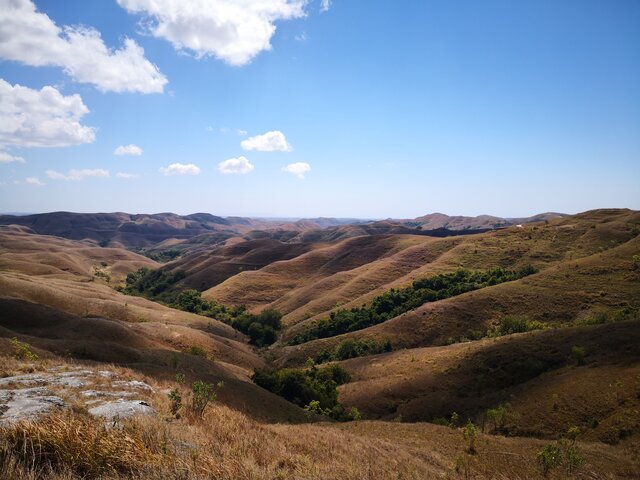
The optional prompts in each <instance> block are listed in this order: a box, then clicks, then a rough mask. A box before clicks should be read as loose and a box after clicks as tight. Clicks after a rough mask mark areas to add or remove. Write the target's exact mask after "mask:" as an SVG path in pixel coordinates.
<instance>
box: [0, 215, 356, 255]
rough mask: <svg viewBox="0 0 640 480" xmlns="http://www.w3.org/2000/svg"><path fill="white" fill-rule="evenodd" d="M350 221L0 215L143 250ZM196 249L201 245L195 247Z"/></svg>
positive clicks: (39, 229) (41, 229) (40, 229)
mask: <svg viewBox="0 0 640 480" xmlns="http://www.w3.org/2000/svg"><path fill="white" fill-rule="evenodd" d="M348 222H349V220H342V219H333V218H317V219H303V220H295V221H292V220H270V219H254V218H243V217H227V218H223V217H219V216H216V215H211V214H209V213H193V214H191V215H184V216H182V215H176V214H175V213H157V214H137V215H134V214H129V213H121V212H116V213H73V212H52V213H42V214H34V215H21V216H17V215H0V225H21V226H24V227H27V228H29V229H31V230H32V231H33V232H35V233H37V234H40V235H54V236H57V237H63V238H68V239H71V240H91V241H94V242H96V243H97V244H99V245H100V246H103V247H104V246H115V247H125V248H144V247H152V246H154V245H158V244H160V243H161V242H167V241H169V243H171V242H174V243H175V241H179V242H184V241H188V240H191V239H194V238H198V237H201V238H200V240H201V241H202V242H203V243H205V244H207V243H217V242H219V241H223V240H225V239H228V238H231V237H234V236H238V235H243V234H246V233H248V232H250V231H252V230H253V231H256V230H269V229H279V230H286V231H293V232H302V231H305V230H308V229H318V228H326V227H330V226H335V225H344V224H345V223H348ZM354 222H357V220H354ZM196 243H197V242H196Z"/></svg>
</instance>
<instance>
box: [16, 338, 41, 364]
mask: <svg viewBox="0 0 640 480" xmlns="http://www.w3.org/2000/svg"><path fill="white" fill-rule="evenodd" d="M9 342H10V343H11V348H13V355H14V356H15V357H16V358H18V359H20V360H38V358H39V357H38V355H37V354H35V353H34V352H32V351H31V347H30V346H29V344H28V343H24V342H21V341H20V340H18V339H17V338H16V337H13V338H12V339H11V340H10V341H9Z"/></svg>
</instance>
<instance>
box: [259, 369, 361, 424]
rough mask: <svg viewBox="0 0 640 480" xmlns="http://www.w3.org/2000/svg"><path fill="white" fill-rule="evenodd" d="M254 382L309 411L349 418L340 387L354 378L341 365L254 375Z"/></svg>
mask: <svg viewBox="0 0 640 480" xmlns="http://www.w3.org/2000/svg"><path fill="white" fill-rule="evenodd" d="M251 379H252V380H253V382H254V383H255V384H256V385H258V386H260V387H262V388H264V389H266V390H269V391H270V392H273V393H275V394H276V395H280V396H281V397H283V398H285V399H286V400H288V401H290V402H291V403H295V404H296V405H298V406H300V407H302V408H305V409H306V410H307V411H312V412H313V413H319V412H322V413H321V414H322V415H325V414H326V415H331V416H332V417H334V418H337V419H342V418H344V416H345V415H348V414H347V413H345V412H344V409H343V408H342V406H341V405H340V404H339V403H338V390H337V387H338V386H339V385H342V384H344V383H347V382H348V381H349V380H350V376H349V374H348V373H347V371H346V370H345V369H344V368H342V367H341V366H339V365H330V366H327V367H323V368H318V367H316V366H315V365H314V366H312V367H311V368H308V369H297V368H285V369H281V370H271V371H262V372H256V373H254V374H253V376H252V377H251Z"/></svg>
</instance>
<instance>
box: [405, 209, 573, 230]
mask: <svg viewBox="0 0 640 480" xmlns="http://www.w3.org/2000/svg"><path fill="white" fill-rule="evenodd" d="M565 216H567V215H565V214H563V213H554V212H547V213H540V214H538V215H534V216H532V217H523V218H502V217H494V216H493V215H478V216H477V217H465V216H450V215H445V214H444V213H430V214H428V215H423V216H421V217H417V218H414V219H412V220H400V222H401V223H402V224H403V225H408V226H413V227H421V228H423V229H429V230H435V229H438V228H446V229H448V230H469V229H474V230H475V229H493V228H502V227H508V226H510V225H518V224H523V223H532V222H541V221H544V220H553V219H555V218H561V217H565Z"/></svg>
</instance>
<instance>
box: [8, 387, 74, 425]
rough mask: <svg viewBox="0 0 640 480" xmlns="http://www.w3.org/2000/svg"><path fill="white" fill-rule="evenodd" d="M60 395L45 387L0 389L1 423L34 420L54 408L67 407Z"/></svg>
mask: <svg viewBox="0 0 640 480" xmlns="http://www.w3.org/2000/svg"><path fill="white" fill-rule="evenodd" d="M66 406H67V404H66V403H65V402H64V400H62V399H61V398H60V397H56V396H53V395H52V392H51V391H49V390H48V389H46V388H44V387H35V388H22V389H18V390H0V425H9V424H11V423H15V422H19V421H21V420H33V419H34V418H35V417H37V416H38V415H42V414H43V413H46V412H48V411H50V410H51V409H53V408H65V407H66Z"/></svg>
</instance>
